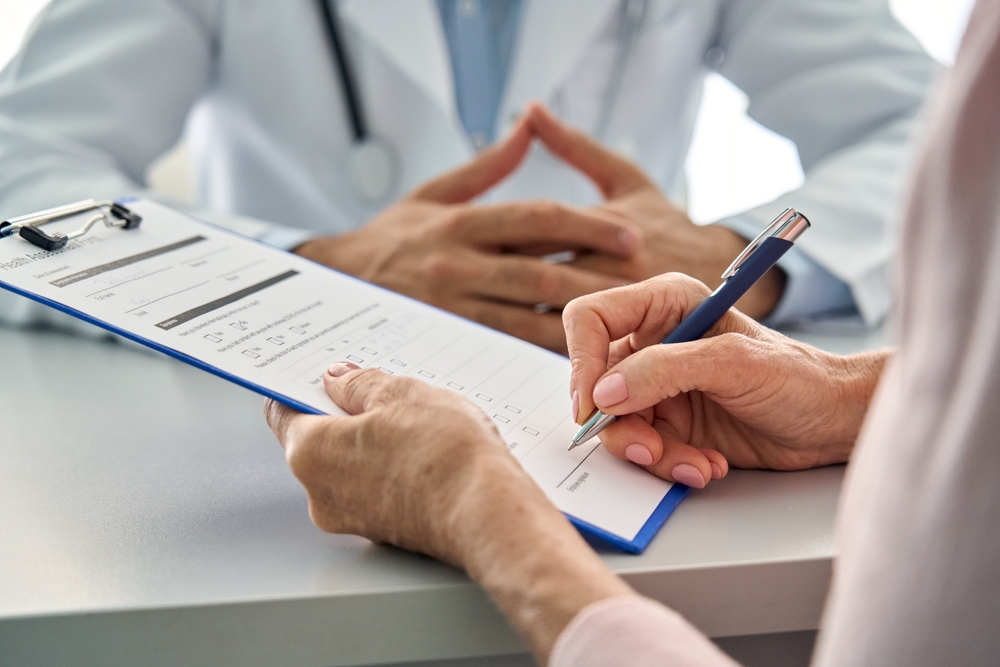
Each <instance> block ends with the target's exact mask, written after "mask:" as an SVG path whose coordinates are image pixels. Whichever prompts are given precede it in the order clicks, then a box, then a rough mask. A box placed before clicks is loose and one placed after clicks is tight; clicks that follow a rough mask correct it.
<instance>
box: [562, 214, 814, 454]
mask: <svg viewBox="0 0 1000 667" xmlns="http://www.w3.org/2000/svg"><path fill="white" fill-rule="evenodd" d="M807 229H809V221H808V220H807V219H806V216H804V215H802V214H801V213H797V212H796V211H795V210H794V209H790V208H789V209H785V211H784V213H782V214H781V215H779V216H778V217H777V218H775V219H774V222H772V223H771V224H770V225H768V226H767V228H766V229H765V230H764V231H762V232H761V233H760V234H759V235H758V236H757V238H755V239H754V240H753V241H751V242H750V245H748V246H747V247H746V248H745V249H744V250H743V252H741V253H740V256H739V257H737V258H736V259H735V260H734V261H733V263H732V264H730V265H729V268H728V269H726V272H725V273H723V274H722V284H721V285H719V287H718V289H716V290H715V291H714V292H712V293H711V294H710V295H709V296H708V297H706V299H705V300H704V301H702V302H701V303H700V304H699V305H698V307H697V308H695V309H694V310H693V311H691V314H690V315H688V316H687V317H685V318H684V320H683V321H682V322H681V323H680V324H678V325H677V328H676V329H674V330H673V331H671V332H670V335H669V336H667V337H666V338H664V339H663V344H664V345H666V344H669V343H687V342H690V341H693V340H698V339H699V338H701V337H702V336H704V335H705V333H706V332H707V331H708V330H709V329H711V328H712V327H713V326H714V325H715V323H716V322H718V321H719V320H720V319H722V316H723V315H725V314H726V311H727V310H729V309H730V308H732V307H733V305H735V304H736V302H737V301H739V300H740V297H741V296H743V295H744V294H746V293H747V290H749V289H750V288H751V287H753V286H754V283H756V282H757V281H758V280H760V279H761V277H763V275H764V274H765V273H767V272H768V271H769V270H770V269H771V267H773V266H774V265H775V264H776V263H777V262H778V260H779V259H781V256H782V255H784V254H785V253H786V252H788V250H789V249H790V248H791V247H792V244H793V243H794V242H795V240H796V239H797V238H799V237H800V236H801V235H802V232H804V231H806V230H807ZM615 419H617V417H615V416H614V415H606V414H604V413H603V412H601V411H600V410H597V411H595V412H594V414H593V415H592V416H591V417H590V419H588V420H587V422H586V423H585V424H584V425H583V426H581V427H580V430H579V431H578V432H577V434H576V436H575V437H574V438H573V442H572V443H570V446H569V448H570V449H573V448H574V447H578V446H579V445H582V444H583V443H585V442H587V441H588V440H590V439H591V438H593V437H594V436H595V435H597V434H598V433H600V432H601V431H603V430H604V429H605V428H606V427H607V426H608V425H609V424H611V423H612V422H614V420H615Z"/></svg>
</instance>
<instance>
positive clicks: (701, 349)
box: [563, 274, 889, 487]
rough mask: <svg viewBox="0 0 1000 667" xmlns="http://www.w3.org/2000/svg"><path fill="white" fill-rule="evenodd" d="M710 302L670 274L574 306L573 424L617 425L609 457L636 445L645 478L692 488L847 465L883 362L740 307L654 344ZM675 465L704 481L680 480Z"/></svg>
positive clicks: (570, 334)
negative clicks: (798, 334) (735, 471)
mask: <svg viewBox="0 0 1000 667" xmlns="http://www.w3.org/2000/svg"><path fill="white" fill-rule="evenodd" d="M708 294H709V290H708V288H707V287H705V285H703V284H701V283H699V282H698V281H696V280H694V279H692V278H690V277H688V276H683V275H680V274H668V275H664V276H659V277H657V278H653V279H652V280H648V281H645V282H643V283H638V284H635V285H630V286H627V287H622V288H619V289H615V290H609V291H606V292H601V293H599V294H592V295H589V296H585V297H581V298H580V299H577V300H575V301H573V302H572V303H570V304H569V306H568V307H567V308H566V310H565V311H564V315H563V319H564V321H565V324H566V331H567V338H568V343H569V355H570V360H571V362H572V365H573V374H572V379H571V382H570V391H571V393H575V394H576V397H577V398H576V403H577V404H578V411H577V415H576V419H577V422H578V423H582V422H583V421H585V420H586V419H587V418H588V417H589V416H590V414H591V413H592V412H593V410H594V408H595V406H596V407H599V408H600V409H601V410H602V411H603V412H605V413H606V414H613V415H619V416H620V418H619V419H618V420H617V421H616V422H615V423H614V424H612V425H611V426H609V427H608V428H606V429H605V430H604V431H603V432H602V433H601V435H600V438H601V441H602V443H603V444H604V446H605V447H606V448H607V449H608V450H609V451H610V452H611V453H612V454H614V455H615V456H617V457H619V458H623V459H626V458H629V459H632V460H634V459H635V458H637V457H635V456H632V457H629V456H627V451H628V450H629V448H630V447H631V446H633V445H640V446H641V447H644V448H645V449H646V450H647V451H648V452H649V456H648V459H647V461H646V462H644V463H645V467H646V468H647V469H648V470H649V471H650V472H652V473H654V474H656V475H658V476H660V477H663V478H664V479H669V480H671V481H682V482H684V483H686V484H690V485H692V486H696V487H702V486H704V485H705V484H707V483H708V482H709V481H710V480H712V479H719V478H721V477H723V476H725V474H726V472H727V471H728V469H729V466H730V465H734V466H737V467H741V468H770V469H774V470H799V469H803V468H810V467H814V466H822V465H828V464H832V463H842V462H844V461H846V460H847V459H848V457H849V456H850V453H851V451H852V449H853V447H854V441H855V440H856V439H857V436H858V432H859V430H860V428H861V424H862V422H863V420H864V416H865V413H866V411H867V409H868V404H869V402H870V400H871V397H872V394H873V393H874V391H875V388H876V385H877V383H878V378H879V376H880V375H881V372H882V368H883V366H884V364H885V361H886V359H887V358H888V356H889V353H888V352H885V351H881V352H866V353H862V354H856V355H851V356H846V357H841V356H837V355H834V354H829V353H827V352H823V351H822V350H818V349H816V348H813V347H810V346H808V345H805V344H803V343H800V342H798V341H795V340H792V339H790V338H787V337H785V336H783V335H781V334H779V333H777V332H775V331H772V330H771V329H768V328H766V327H764V326H761V325H760V324H758V323H757V322H755V321H754V320H752V319H750V318H749V317H747V316H745V315H743V314H742V313H740V312H739V311H737V310H735V309H733V310H730V311H729V312H728V313H727V314H726V315H725V316H723V318H722V319H721V320H720V321H719V322H718V324H716V325H715V326H714V327H713V328H712V329H711V330H710V331H709V332H708V333H707V334H706V336H705V337H704V338H702V339H701V340H698V341H694V342H690V343H677V344H673V345H661V344H660V341H661V340H662V339H663V338H664V337H666V335H667V334H668V333H670V331H672V330H673V329H674V327H676V326H677V324H678V323H679V322H680V321H681V320H682V319H683V318H684V317H685V316H687V314H688V313H690V312H691V311H692V310H694V308H695V307H697V305H698V304H699V303H701V301H702V300H703V299H704V298H705V297H706V296H708ZM616 375H617V376H618V377H617V378H616V377H614V376H616ZM603 379H608V380H609V382H608V384H607V385H605V386H610V387H617V390H616V391H617V393H613V392H612V393H613V395H610V398H609V396H601V395H600V394H601V392H600V391H598V392H597V393H598V396H595V386H596V385H597V384H598V382H599V381H601V380H603ZM622 392H624V395H622ZM606 393H607V392H606ZM619 398H621V400H617V399H619ZM595 399H596V401H595ZM633 451H634V450H633ZM682 464H686V465H689V466H693V467H694V468H696V469H697V471H698V472H699V473H700V475H701V480H698V479H697V478H695V479H693V480H692V479H688V478H685V479H677V478H676V476H675V475H674V470H675V469H676V468H677V466H678V465H682ZM699 482H700V483H699Z"/></svg>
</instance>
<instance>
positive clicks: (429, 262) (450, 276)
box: [423, 251, 459, 285]
mask: <svg viewBox="0 0 1000 667" xmlns="http://www.w3.org/2000/svg"><path fill="white" fill-rule="evenodd" d="M423 274H424V277H425V278H426V279H427V280H428V281H429V282H431V283H432V284H435V285H447V284H449V283H452V282H454V281H455V280H457V279H458V274H459V270H458V264H457V262H456V260H455V258H454V257H452V256H451V255H450V254H449V253H447V252H440V251H437V252H432V253H430V254H429V255H427V257H426V258H425V259H424V262H423Z"/></svg>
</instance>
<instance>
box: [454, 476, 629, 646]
mask: <svg viewBox="0 0 1000 667" xmlns="http://www.w3.org/2000/svg"><path fill="white" fill-rule="evenodd" d="M508 459H509V460H508V461H500V462H497V463H496V465H494V466H492V469H491V470H489V471H487V475H488V480H484V482H483V483H482V484H478V485H473V487H471V488H470V489H469V493H470V494H475V497H474V498H470V499H469V500H468V501H467V502H464V503H461V505H462V506H463V507H462V511H461V514H462V517H461V519H459V522H458V523H459V526H458V530H456V531H455V532H456V534H457V535H460V536H461V537H460V538H459V539H458V542H457V544H456V549H457V559H458V560H459V561H460V562H461V564H462V565H463V566H464V567H465V569H466V571H467V572H468V573H469V576H470V577H472V579H474V580H475V581H476V582H478V583H479V584H480V585H481V586H482V587H483V589H484V590H485V591H486V592H487V593H489V595H490V596H491V597H492V598H493V599H494V600H495V601H496V603H497V605H498V606H499V607H500V609H501V610H502V611H503V612H504V614H505V615H506V616H507V618H508V619H509V620H510V622H511V623H512V624H513V625H514V627H515V628H517V629H518V630H519V631H520V632H521V633H522V634H523V635H524V636H525V637H526V638H527V640H528V642H529V644H530V646H531V648H532V651H533V652H534V654H535V655H536V657H537V658H538V659H539V661H540V662H541V664H545V663H546V662H547V659H548V655H549V653H550V652H551V650H552V647H553V646H554V644H555V641H556V639H558V637H559V634H560V633H561V632H562V631H563V629H565V627H566V626H567V625H568V624H569V622H570V621H572V620H573V618H574V617H575V616H576V615H577V614H578V613H579V612H580V611H582V610H583V609H584V608H585V607H587V606H588V605H590V604H592V603H594V602H597V601H599V600H603V599H606V598H610V597H616V596H621V595H629V594H634V592H633V591H632V589H631V588H629V586H628V585H627V584H625V583H624V582H623V581H622V580H621V579H619V578H618V577H617V576H616V575H615V574H614V573H612V572H611V571H610V570H609V569H608V568H607V566H606V565H605V564H604V562H603V561H601V559H600V558H599V557H598V556H597V554H596V553H594V551H593V549H592V548H591V547H590V546H589V545H588V544H587V543H586V542H585V541H584V540H583V538H582V537H580V534H579V533H578V532H577V531H576V529H575V528H573V526H572V525H571V524H570V523H569V522H568V521H567V520H566V518H565V517H564V516H563V515H562V514H561V513H560V512H559V511H558V510H557V509H556V508H555V507H554V506H553V505H552V504H551V502H549V500H548V499H547V498H546V497H545V494H544V493H543V492H542V491H541V489H539V488H538V486H537V485H536V484H535V483H534V482H533V481H531V480H530V479H529V478H528V477H527V475H525V474H524V473H523V471H522V470H521V469H520V466H519V464H518V463H517V462H516V461H514V460H513V459H510V458H509V457H508ZM510 466H513V467H514V468H516V470H511V469H510V468H509V467H510Z"/></svg>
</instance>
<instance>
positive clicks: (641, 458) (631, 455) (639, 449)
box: [625, 444, 653, 466]
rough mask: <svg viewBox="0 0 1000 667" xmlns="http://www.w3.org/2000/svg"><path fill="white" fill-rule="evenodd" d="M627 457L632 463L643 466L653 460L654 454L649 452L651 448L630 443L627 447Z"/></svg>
mask: <svg viewBox="0 0 1000 667" xmlns="http://www.w3.org/2000/svg"><path fill="white" fill-rule="evenodd" d="M625 458H627V459H628V460H629V461H631V462H632V463H635V464H637V465H641V466H648V465H649V464H650V463H652V462H653V455H652V454H650V453H649V450H648V449H646V448H645V447H643V446H642V445H640V444H635V445H629V446H628V447H626V448H625Z"/></svg>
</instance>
